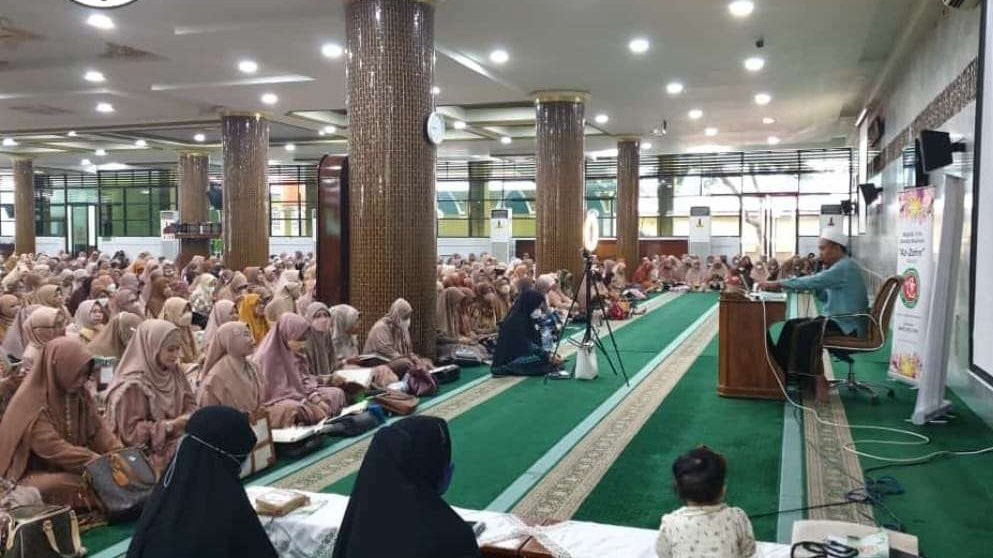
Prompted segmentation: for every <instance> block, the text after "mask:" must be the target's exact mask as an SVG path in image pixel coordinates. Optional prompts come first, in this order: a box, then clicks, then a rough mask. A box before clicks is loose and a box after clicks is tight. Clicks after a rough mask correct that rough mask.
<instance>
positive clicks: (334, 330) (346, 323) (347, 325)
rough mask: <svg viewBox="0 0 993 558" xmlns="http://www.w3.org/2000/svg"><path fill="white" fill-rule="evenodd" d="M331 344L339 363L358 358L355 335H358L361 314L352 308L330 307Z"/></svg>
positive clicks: (346, 306)
mask: <svg viewBox="0 0 993 558" xmlns="http://www.w3.org/2000/svg"><path fill="white" fill-rule="evenodd" d="M329 313H330V314H331V344H332V346H333V349H334V354H335V356H336V357H338V360H339V362H347V361H348V360H349V359H352V358H354V357H357V356H359V347H358V343H357V342H356V341H355V334H356V333H358V325H359V318H360V317H361V316H362V314H361V313H360V312H359V311H358V310H357V309H356V308H355V307H352V306H349V305H347V304H338V305H335V306H332V307H331V310H330V312H329Z"/></svg>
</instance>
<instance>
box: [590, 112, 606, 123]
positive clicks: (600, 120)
mask: <svg viewBox="0 0 993 558" xmlns="http://www.w3.org/2000/svg"><path fill="white" fill-rule="evenodd" d="M593 120H594V121H596V123H597V124H606V123H607V122H608V121H610V117H609V116H607V115H606V114H603V113H600V114H598V115H596V117H595V118H594V119H593Z"/></svg>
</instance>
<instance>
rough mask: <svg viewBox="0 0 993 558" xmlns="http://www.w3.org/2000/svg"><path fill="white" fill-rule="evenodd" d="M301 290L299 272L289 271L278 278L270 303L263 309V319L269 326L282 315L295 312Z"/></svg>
mask: <svg viewBox="0 0 993 558" xmlns="http://www.w3.org/2000/svg"><path fill="white" fill-rule="evenodd" d="M301 288H302V286H301V284H300V272H299V271H297V270H295V269H290V270H286V271H284V272H283V274H282V275H280V276H279V281H278V282H277V283H276V286H275V287H274V288H273V293H274V294H273V296H272V301H271V302H269V304H267V305H266V307H265V319H266V321H268V322H269V325H270V326H271V325H274V324H275V323H276V322H278V321H279V318H280V317H281V316H282V315H283V314H287V313H295V312H296V310H297V303H296V301H297V299H298V298H300V294H301V293H300V290H301Z"/></svg>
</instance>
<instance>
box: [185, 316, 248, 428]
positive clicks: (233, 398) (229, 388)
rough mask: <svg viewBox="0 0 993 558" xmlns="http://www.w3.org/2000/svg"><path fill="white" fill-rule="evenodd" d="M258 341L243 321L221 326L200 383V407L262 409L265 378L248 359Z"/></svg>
mask: <svg viewBox="0 0 993 558" xmlns="http://www.w3.org/2000/svg"><path fill="white" fill-rule="evenodd" d="M254 350H255V339H254V338H253V337H252V332H251V331H250V330H249V329H248V326H247V325H245V324H243V323H241V322H228V323H225V324H221V325H220V326H219V327H218V328H217V331H216V332H215V334H214V335H213V336H212V337H211V340H210V344H209V345H207V354H206V357H205V358H204V362H203V368H202V374H201V375H200V379H199V381H198V382H197V383H198V385H199V388H198V389H197V405H199V406H200V407H206V406H209V405H224V406H225V407H233V408H235V409H238V410H239V411H241V412H243V413H246V414H249V415H251V414H253V413H255V412H256V411H258V410H259V409H261V408H262V394H263V392H262V390H263V385H262V377H261V376H259V373H258V371H257V370H256V369H255V365H254V364H253V363H252V362H251V361H250V360H249V359H248V357H249V356H250V355H251V354H252V352H253V351H254Z"/></svg>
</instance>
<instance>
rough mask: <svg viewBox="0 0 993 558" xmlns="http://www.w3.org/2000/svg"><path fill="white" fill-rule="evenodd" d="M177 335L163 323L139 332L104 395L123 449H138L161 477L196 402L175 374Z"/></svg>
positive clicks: (147, 325)
mask: <svg viewBox="0 0 993 558" xmlns="http://www.w3.org/2000/svg"><path fill="white" fill-rule="evenodd" d="M179 353H180V347H179V332H178V331H177V330H176V326H174V325H172V324H171V323H169V322H167V321H165V320H146V321H145V322H142V324H141V325H139V326H138V330H137V331H135V334H134V337H133V338H132V339H131V342H130V343H128V348H127V349H125V350H124V354H123V355H121V361H120V363H119V364H118V365H117V371H116V372H115V373H114V381H113V382H112V383H111V385H110V388H109V389H108V392H107V418H108V420H109V421H110V423H111V424H112V425H113V427H114V431H115V432H116V433H117V435H118V436H120V438H121V440H123V441H124V443H125V444H127V445H128V446H135V447H141V448H143V449H144V450H145V452H146V453H147V454H148V456H149V459H150V460H151V462H152V465H153V466H154V467H155V470H156V471H158V472H160V473H161V472H162V471H163V470H164V469H165V467H166V465H168V463H169V460H170V459H172V454H173V452H174V451H175V449H176V444H178V443H179V440H180V438H182V436H183V433H184V431H185V430H186V421H187V420H189V416H190V414H192V413H193V411H195V410H196V401H195V399H194V396H193V390H191V389H190V383H189V381H187V379H186V377H185V376H184V375H183V373H182V371H181V370H180V368H179Z"/></svg>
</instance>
